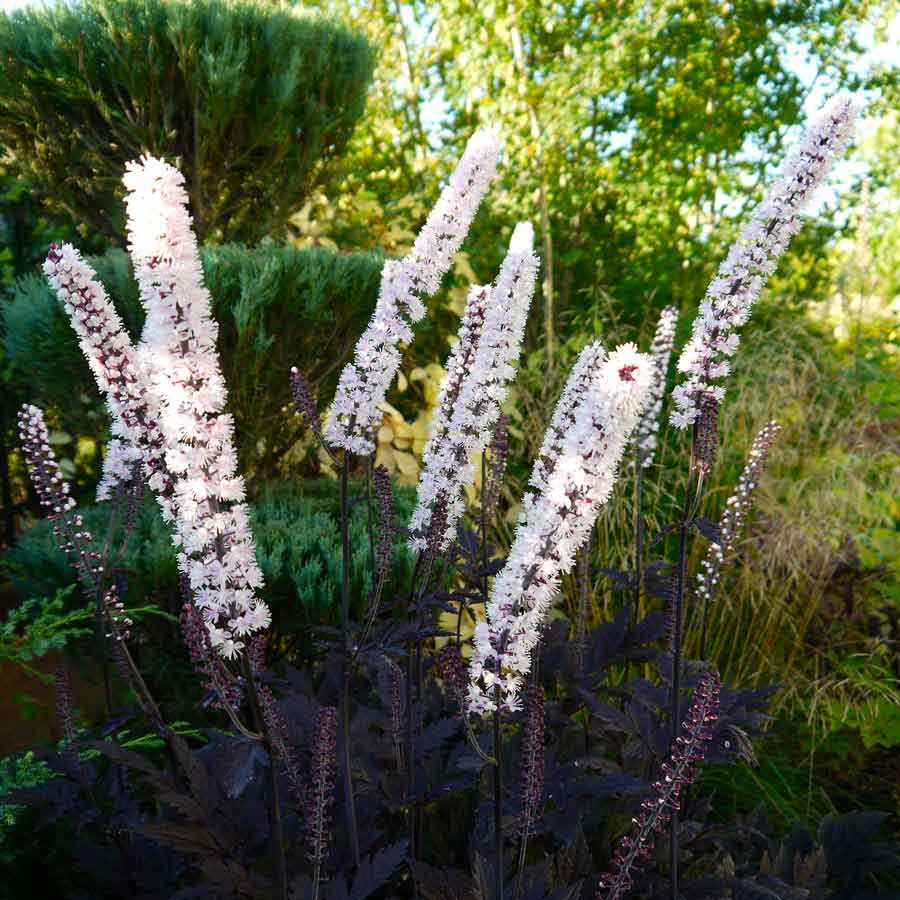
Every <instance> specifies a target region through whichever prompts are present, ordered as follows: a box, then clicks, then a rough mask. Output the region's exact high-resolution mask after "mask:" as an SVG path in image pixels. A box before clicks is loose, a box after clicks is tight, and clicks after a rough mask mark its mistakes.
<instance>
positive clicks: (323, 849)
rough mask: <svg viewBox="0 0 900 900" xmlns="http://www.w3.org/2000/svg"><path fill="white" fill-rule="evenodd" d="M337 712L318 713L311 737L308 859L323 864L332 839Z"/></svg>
mask: <svg viewBox="0 0 900 900" xmlns="http://www.w3.org/2000/svg"><path fill="white" fill-rule="evenodd" d="M337 730H338V713H337V710H336V709H335V708H334V707H333V706H326V707H325V708H324V709H322V710H321V711H320V712H319V715H318V718H317V719H316V725H315V729H314V731H313V736H312V762H311V765H310V783H309V793H308V797H307V801H306V811H307V820H306V840H307V844H308V846H309V859H310V861H311V862H312V863H313V864H315V865H321V864H322V862H323V861H324V859H325V854H326V853H327V851H328V844H329V841H330V839H331V807H332V804H333V803H334V774H335V760H336V758H337Z"/></svg>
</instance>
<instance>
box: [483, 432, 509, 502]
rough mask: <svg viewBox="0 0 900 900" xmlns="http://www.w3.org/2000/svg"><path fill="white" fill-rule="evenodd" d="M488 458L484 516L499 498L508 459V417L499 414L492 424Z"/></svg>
mask: <svg viewBox="0 0 900 900" xmlns="http://www.w3.org/2000/svg"><path fill="white" fill-rule="evenodd" d="M489 450H490V454H491V456H490V460H489V462H488V469H487V484H486V485H485V487H484V501H483V502H484V508H485V517H487V516H489V515H490V512H491V510H492V509H493V508H494V506H495V505H496V503H497V501H498V500H499V499H500V491H501V489H502V487H503V477H504V475H505V474H506V463H507V460H508V459H509V419H508V418H507V417H506V416H505V415H501V416H500V417H499V418H498V419H497V424H496V425H495V426H494V437H493V438H492V439H491V445H490V447H489Z"/></svg>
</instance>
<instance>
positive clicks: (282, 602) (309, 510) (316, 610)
mask: <svg viewBox="0 0 900 900" xmlns="http://www.w3.org/2000/svg"><path fill="white" fill-rule="evenodd" d="M351 494H352V496H351V500H352V501H353V509H352V513H351V519H350V536H351V539H352V544H351V546H352V547H353V548H354V552H353V558H352V560H351V566H350V576H351V580H352V581H353V584H354V586H358V588H359V590H358V591H356V593H355V596H357V597H359V598H360V605H359V606H358V608H356V609H355V610H354V614H355V616H356V618H357V621H361V620H362V619H363V618H364V616H365V614H366V610H367V605H366V603H367V598H368V595H369V591H370V589H371V587H372V584H371V561H370V559H369V542H368V527H367V516H366V508H365V487H364V483H363V481H362V479H356V478H354V479H353V480H352V483H351ZM414 499H415V494H414V491H412V490H411V489H397V490H396V502H397V517H398V519H399V520H400V521H406V520H407V519H408V518H409V516H410V514H411V513H412V507H413V502H414ZM251 508H252V513H253V533H254V536H255V538H256V546H257V555H258V558H259V564H260V567H261V568H262V571H263V575H264V577H265V582H266V583H265V587H264V588H263V590H262V593H261V596H262V597H263V598H264V599H265V600H266V602H267V603H268V604H269V605H270V607H271V608H272V613H273V615H274V620H275V627H276V628H277V629H278V631H279V632H281V633H284V634H288V635H291V634H294V633H296V632H297V631H298V630H302V629H304V627H306V626H308V625H309V624H310V623H314V624H319V623H321V622H329V623H331V622H333V621H334V619H335V617H336V615H337V610H338V609H339V605H340V584H341V535H340V526H339V506H338V493H337V485H336V482H334V481H333V480H331V479H313V480H310V481H305V482H295V483H279V484H271V485H269V486H268V487H267V488H266V490H265V491H263V493H262V495H261V496H260V497H259V499H258V500H257V501H256V502H254V503H252V504H251ZM82 515H83V516H84V523H85V527H86V528H87V529H88V530H89V531H91V532H92V533H94V534H105V533H106V529H107V527H108V522H109V515H110V511H109V508H108V505H106V504H101V505H98V506H90V507H86V508H84V509H83V510H82ZM119 543H121V534H119V535H117V536H116V537H115V539H114V541H113V545H114V546H117V545H118V544H119ZM113 566H114V568H115V569H116V570H117V571H120V570H121V571H126V572H128V600H127V605H128V609H129V615H130V616H131V617H132V618H137V616H136V615H133V613H134V612H138V613H141V612H142V613H144V614H146V613H148V612H149V610H148V609H145V608H144V607H149V606H151V605H152V604H154V603H158V604H161V605H162V606H163V607H167V606H168V607H169V608H170V609H171V610H173V611H176V612H177V609H178V603H177V594H178V572H177V569H176V565H175V553H174V550H173V548H172V541H171V539H170V536H169V529H168V528H167V527H166V525H165V524H164V523H163V521H162V519H161V518H160V515H159V511H158V509H157V508H156V503H155V501H153V500H151V499H149V498H148V499H147V501H146V502H145V505H144V507H143V510H142V512H141V515H140V516H139V517H138V519H137V522H136V523H135V526H134V528H133V529H131V536H130V540H129V541H128V543H127V545H126V549H125V551H124V553H123V554H122V555H121V558H119V559H115V560H113ZM412 566H413V558H412V555H411V553H410V551H409V549H408V548H407V546H406V543H405V541H404V540H403V538H402V536H400V535H397V537H396V539H395V541H394V564H393V569H392V571H391V574H390V578H389V580H388V583H387V585H386V589H385V596H386V597H394V596H398V595H400V594H402V593H403V592H404V591H406V590H408V587H409V579H410V573H411V572H412ZM3 567H4V568H5V569H6V570H7V574H8V576H9V579H10V581H11V582H12V584H13V588H14V590H15V592H16V594H17V596H20V597H29V596H53V595H54V594H55V593H56V592H58V591H63V590H71V589H72V587H73V585H74V575H73V574H72V568H71V566H70V565H69V563H68V561H67V559H66V557H65V554H63V552H62V551H61V550H60V549H59V543H58V540H57V539H56V538H55V537H54V535H53V526H52V523H50V522H48V521H47V520H41V521H40V522H38V523H37V524H36V525H34V527H32V528H30V529H28V530H27V531H26V532H25V533H24V534H22V535H21V537H20V538H19V540H18V542H17V543H16V545H15V547H13V548H12V549H10V550H9V551H8V552H7V554H6V555H5V557H3ZM73 597H74V598H75V601H74V602H75V603H78V602H80V597H79V595H78V594H77V592H76V593H75V594H73ZM170 604H171V605H170ZM54 610H55V608H54ZM60 615H61V613H60ZM146 624H148V625H149V623H146ZM0 628H2V626H0ZM2 638H3V631H2V630H0V652H2V650H3V645H2ZM0 658H2V656H0Z"/></svg>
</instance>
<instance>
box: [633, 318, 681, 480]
mask: <svg viewBox="0 0 900 900" xmlns="http://www.w3.org/2000/svg"><path fill="white" fill-rule="evenodd" d="M677 327H678V310H677V309H676V308H675V307H674V306H667V307H665V308H664V309H663V311H662V312H661V313H660V314H659V321H658V322H657V323H656V332H655V333H654V335H653V343H652V344H651V345H650V356H651V357H652V358H653V362H654V364H655V367H656V377H655V378H654V379H653V384H652V385H651V387H650V399H649V401H648V402H647V408H646V409H645V410H644V414H643V415H642V416H641V419H640V421H639V422H638V424H637V427H636V428H635V430H634V444H635V448H636V450H637V457H638V464H639V465H641V466H643V467H644V468H647V467H648V466H651V465H653V456H654V454H655V453H656V445H657V434H658V433H659V414H660V413H661V412H662V404H663V397H664V396H665V393H666V376H667V375H668V373H669V360H670V359H671V356H672V346H673V344H674V343H675V330H676V328H677Z"/></svg>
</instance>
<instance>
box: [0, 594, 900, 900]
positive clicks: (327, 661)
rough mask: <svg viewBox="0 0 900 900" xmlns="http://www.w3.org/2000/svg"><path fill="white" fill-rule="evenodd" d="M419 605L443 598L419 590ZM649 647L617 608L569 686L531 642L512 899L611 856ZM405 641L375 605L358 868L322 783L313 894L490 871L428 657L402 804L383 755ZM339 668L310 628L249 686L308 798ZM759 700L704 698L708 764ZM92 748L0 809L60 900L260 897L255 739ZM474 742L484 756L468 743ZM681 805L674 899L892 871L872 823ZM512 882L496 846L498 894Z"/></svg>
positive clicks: (662, 659)
mask: <svg viewBox="0 0 900 900" xmlns="http://www.w3.org/2000/svg"><path fill="white" fill-rule="evenodd" d="M433 602H434V603H440V602H443V601H442V599H441V598H440V597H439V596H437V595H435V596H434V597H433ZM429 634H433V630H429ZM662 634H663V623H662V617H661V616H660V615H659V614H652V615H651V616H650V617H649V618H647V619H645V620H643V621H641V622H639V623H637V625H635V626H631V625H630V624H629V611H628V610H627V609H623V610H621V611H620V612H619V613H618V614H617V615H616V616H615V618H614V619H613V620H612V621H609V622H606V623H604V624H603V625H601V626H600V627H599V628H596V629H595V630H593V631H592V632H590V633H589V634H588V636H587V641H586V647H585V654H586V658H585V665H584V669H583V671H584V672H585V673H586V674H585V675H584V676H583V677H581V676H579V675H577V671H576V668H577V667H576V660H575V659H574V654H573V645H572V643H571V642H570V641H569V640H568V627H567V625H566V624H565V623H563V622H558V623H555V624H554V625H553V626H551V627H550V628H549V629H548V631H547V634H546V639H545V642H544V644H543V647H544V649H543V652H542V656H541V663H540V673H541V677H540V681H541V686H542V688H543V691H544V693H545V695H546V703H545V707H544V716H545V722H546V728H545V730H544V739H545V743H544V746H543V748H542V749H543V755H544V767H545V768H544V773H545V774H544V778H543V784H541V782H540V780H539V779H532V780H531V781H530V782H529V784H530V785H531V786H532V787H535V786H538V787H539V788H540V790H541V791H542V796H541V797H540V798H535V797H529V802H530V803H531V804H532V805H533V807H535V808H537V807H539V808H540V810H541V814H540V815H539V816H537V817H536V818H535V821H534V822H533V824H532V826H531V831H532V834H531V838H530V841H529V844H528V854H527V865H526V868H525V871H524V873H523V876H524V877H523V894H522V896H523V897H524V898H528V900H531V898H533V900H542V898H547V900H550V898H553V900H563V898H573V900H574V898H580V897H583V898H587V897H590V896H592V895H593V892H594V890H596V873H597V872H598V871H600V869H601V868H603V867H605V866H607V865H608V863H609V860H610V855H611V849H612V846H613V844H614V843H615V842H616V841H617V839H618V838H619V837H620V836H621V835H622V834H624V833H626V832H627V831H628V829H629V827H630V826H629V822H630V817H631V815H633V814H634V812H635V811H636V810H637V808H638V806H639V805H640V802H641V800H642V799H643V798H644V797H645V796H646V795H647V792H648V789H649V784H650V782H651V781H653V780H654V779H655V778H656V777H657V775H656V773H657V772H658V769H659V765H660V762H661V761H662V759H663V758H664V756H665V755H666V753H667V749H668V739H667V735H668V725H667V723H666V722H665V710H666V708H667V702H668V699H667V698H668V693H667V690H666V688H665V684H666V682H667V679H668V675H669V671H668V670H669V667H670V661H669V657H668V654H667V653H666V652H665V651H662V650H660V649H659V642H660V638H661V636H662ZM407 637H408V629H407V628H406V627H405V626H402V625H399V624H398V623H397V622H395V621H394V620H393V616H392V614H391V613H390V612H386V613H385V614H384V615H382V616H380V617H379V619H378V622H377V625H376V626H375V627H374V628H373V629H372V631H371V634H370V636H369V638H368V639H367V642H366V644H365V646H363V647H362V648H360V652H359V655H358V657H357V660H358V665H357V666H356V668H355V670H354V673H353V676H352V678H353V683H352V697H353V704H352V719H351V731H350V740H351V747H352V759H353V773H354V787H355V791H356V811H357V816H358V822H359V835H360V845H361V853H362V863H361V865H360V867H359V869H355V867H354V865H353V861H352V855H351V852H350V847H349V843H348V840H347V828H346V823H345V822H344V821H343V810H344V808H345V807H344V804H343V802H342V800H341V798H342V792H343V786H342V784H341V779H340V776H339V775H338V777H337V778H336V779H335V780H336V782H337V784H336V785H335V787H336V790H337V796H336V798H335V800H336V802H335V803H334V805H333V815H334V818H335V822H334V827H333V829H332V831H333V833H332V834H331V835H330V836H329V840H328V841H327V843H325V842H324V841H323V842H321V843H320V844H319V845H318V847H319V849H320V850H321V864H322V885H321V892H320V896H321V897H322V898H324V900H338V898H345V900H346V898H349V900H363V898H366V897H405V896H411V890H412V884H411V882H412V881H415V883H416V884H417V885H418V890H419V893H420V895H421V896H422V897H425V898H436V900H441V898H445V897H451V896H452V897H457V898H459V897H472V898H488V897H490V896H491V888H490V887H489V886H490V885H492V883H493V877H492V874H491V863H490V861H489V857H488V855H486V854H485V851H484V847H485V845H486V843H487V841H488V835H489V833H490V828H491V826H490V818H491V813H490V808H491V802H490V796H489V787H490V779H489V777H487V772H486V767H485V764H484V761H483V759H482V758H481V757H480V756H479V754H478V753H477V752H476V751H475V750H474V748H473V746H472V745H471V744H470V742H469V741H468V740H467V738H466V735H465V729H464V728H463V725H462V720H461V718H460V716H459V715H458V698H457V697H456V696H455V695H454V690H453V684H452V682H444V681H442V680H440V679H439V678H438V677H437V675H438V672H439V671H442V670H440V669H438V668H432V667H431V666H430V665H427V664H426V670H427V671H428V673H429V674H428V675H427V677H426V682H425V686H424V691H423V695H422V704H421V707H422V708H421V710H420V715H421V721H422V727H421V733H420V734H419V735H418V737H417V739H416V740H417V746H416V748H415V755H416V758H417V759H418V761H419V765H418V767H417V771H416V773H415V776H416V777H415V778H414V779H413V792H414V796H413V797H409V796H408V795H407V773H406V772H405V771H404V766H403V761H402V759H399V762H400V765H398V754H397V740H396V734H395V731H396V721H395V720H396V713H397V711H396V710H395V708H394V707H395V706H396V705H397V702H398V700H397V697H396V695H395V692H394V691H393V690H392V680H393V679H392V672H393V671H394V670H395V669H397V668H398V666H399V665H400V664H401V663H402V656H403V653H404V648H405V639H406V638H407ZM449 640H450V642H451V643H452V642H453V641H454V640H455V638H454V637H452V636H451V637H450V638H449ZM626 661H627V662H629V663H631V664H632V670H634V664H636V663H640V664H642V665H644V666H645V667H647V669H648V673H649V671H650V670H655V671H656V672H657V674H658V675H659V676H660V677H659V679H658V681H657V683H654V682H651V681H649V680H647V679H646V678H645V677H643V675H636V676H634V677H632V678H631V679H629V681H628V682H626V683H624V684H623V683H622V682H621V678H620V676H621V672H622V671H623V667H624V664H625V662H626ZM702 668H703V667H702V665H701V664H699V663H695V664H690V665H689V666H688V673H687V674H686V676H685V679H684V682H685V687H686V689H692V688H693V687H694V685H695V684H696V682H697V679H698V678H699V676H700V674H701V671H702ZM341 670H342V654H341V652H340V645H339V644H338V643H336V642H334V643H333V642H330V641H329V640H328V637H327V635H326V636H325V642H324V643H323V644H322V649H321V652H320V654H319V655H318V657H317V659H316V660H315V661H314V662H311V663H310V665H309V667H308V669H307V670H306V671H302V672H301V671H300V670H298V669H295V668H291V667H288V668H287V669H285V670H284V672H283V674H282V675H278V676H276V675H273V674H270V673H266V674H264V675H261V676H260V677H262V678H263V679H264V682H265V685H266V686H267V689H269V690H270V691H271V693H272V695H273V697H274V698H275V700H274V702H275V704H276V706H277V712H278V716H279V718H280V719H281V720H282V721H283V723H284V729H285V737H286V740H287V742H288V743H289V745H290V747H291V750H292V753H293V754H294V755H295V757H296V760H297V761H298V763H299V770H300V772H301V778H302V779H303V780H304V783H307V784H310V786H312V781H310V779H314V778H315V777H316V776H315V773H316V771H317V769H316V764H315V762H314V760H312V759H311V757H310V753H311V752H313V751H315V750H316V746H317V739H316V738H315V737H314V735H315V732H316V723H317V720H320V719H321V713H320V710H322V709H326V708H330V707H333V706H335V705H336V703H337V700H338V694H339V691H340V682H341V674H340V673H341ZM659 682H661V683H662V686H660V683H659ZM765 694H766V692H764V691H762V692H761V691H740V690H729V689H725V690H723V692H722V695H721V716H720V718H719V720H718V721H717V723H716V727H715V732H714V735H713V740H712V743H711V748H710V751H709V752H708V754H707V762H708V763H713V764H716V763H719V764H734V763H735V762H736V759H737V758H738V757H740V756H742V747H743V746H744V745H743V743H742V742H740V741H736V740H735V735H736V734H740V735H743V736H747V735H752V734H755V733H758V731H759V727H760V725H761V724H762V722H763V721H764V719H765V703H766V701H765ZM198 699H199V698H198ZM402 712H403V711H402V710H401V713H402ZM527 715H528V713H527V712H526V713H523V714H521V715H520V716H518V717H516V718H512V719H510V721H509V722H508V724H507V725H506V726H505V731H506V736H507V739H508V741H509V745H510V747H511V748H512V749H513V752H509V753H507V754H506V756H505V762H506V765H507V767H508V769H509V771H508V773H507V775H508V778H507V780H506V784H507V785H509V788H508V790H507V792H506V794H505V796H504V800H503V803H504V831H505V832H506V837H507V842H508V844H509V845H510V846H515V845H516V842H517V840H518V835H519V833H520V830H521V829H520V828H519V825H518V823H519V822H520V821H521V815H522V806H521V803H522V793H521V791H520V789H519V780H518V776H519V773H518V766H519V760H520V758H521V753H520V752H519V751H518V747H519V744H520V743H521V741H522V740H525V741H526V742H527V741H529V740H533V737H531V736H530V735H529V732H528V729H527V728H524V725H525V720H526V718H527ZM119 728H121V725H119ZM99 738H100V735H98V736H97V738H96V739H93V740H85V741H82V742H81V743H80V744H78V745H77V746H78V748H79V749H80V750H81V751H82V752H81V756H80V758H79V757H77V756H73V755H72V754H71V753H70V752H66V751H65V750H63V751H62V752H59V753H47V754H45V758H46V760H47V762H48V764H49V765H50V767H51V769H52V770H53V771H54V772H55V773H56V777H55V778H53V779H52V780H50V781H48V782H47V783H46V784H44V785H42V786H39V787H36V788H29V789H23V790H19V791H17V792H15V793H14V795H13V796H12V797H11V798H10V799H12V800H14V801H16V802H18V803H22V804H25V805H27V806H29V807H31V808H32V809H33V811H34V812H33V814H32V815H31V816H30V817H26V818H25V819H22V820H21V822H22V824H21V826H20V828H21V829H25V828H28V829H36V833H37V835H38V838H39V840H48V841H52V843H53V846H54V848H55V851H54V852H55V859H54V871H55V872H56V875H57V877H59V878H60V879H62V881H61V882H60V884H61V885H62V884H64V885H65V886H66V887H65V890H67V891H69V892H70V893H67V894H65V896H73V897H80V896H88V894H85V893H84V891H86V890H87V889H88V888H87V886H88V885H90V886H92V887H91V889H92V890H94V891H95V893H93V894H91V896H96V897H121V896H135V897H141V898H143V897H147V898H149V897H163V896H167V897H168V896H171V897H184V898H187V897H205V896H208V897H219V896H223V897H224V896H227V897H231V896H241V897H260V898H263V897H268V896H271V892H272V882H271V877H272V871H271V866H270V861H269V842H270V834H269V822H268V818H267V813H266V809H267V802H268V797H267V791H268V787H267V785H268V781H267V778H266V777H264V776H265V773H266V771H267V769H268V766H269V758H268V756H267V755H266V753H265V752H264V751H263V749H262V747H261V745H260V744H259V743H258V742H255V741H252V740H248V739H247V738H245V737H243V736H241V735H239V734H236V733H230V732H223V731H220V730H208V731H206V733H205V742H204V743H203V744H202V745H201V746H199V747H195V748H190V747H189V746H188V744H187V743H186V741H185V740H184V739H182V738H180V737H177V736H175V735H170V736H169V737H168V739H167V740H166V743H165V752H164V750H163V749H162V748H158V749H156V750H152V751H150V752H147V751H146V750H145V751H143V752H136V751H135V750H130V749H127V748H126V747H124V746H123V739H122V737H116V736H115V735H110V736H107V737H106V738H105V739H99ZM343 739H344V738H343V736H341V737H340V740H343ZM475 739H476V740H477V741H478V742H479V743H480V744H482V746H483V747H489V742H488V738H487V734H486V732H485V733H480V732H479V733H478V734H477V735H476V736H475ZM319 742H321V741H319ZM158 743H161V742H158ZM320 749H321V748H320ZM87 751H91V752H87ZM332 752H334V748H332ZM276 766H277V767H278V769H279V771H278V778H279V781H280V782H281V787H282V789H283V790H282V796H283V797H292V796H293V795H292V792H291V786H290V783H289V773H288V772H287V771H286V770H285V769H284V767H283V766H281V765H280V764H278V763H277V762H276ZM331 766H333V763H332V764H331ZM332 771H333V769H332ZM329 777H330V776H329ZM326 787H327V786H326ZM416 799H418V800H419V801H420V803H421V805H422V808H423V809H424V822H423V828H422V833H423V840H422V842H421V844H420V851H419V858H418V859H417V860H416V861H415V862H414V863H412V864H411V865H407V864H406V860H407V845H406V839H405V837H404V835H405V815H406V811H407V809H408V807H409V804H410V803H411V802H412V801H414V800H416ZM682 810H683V813H682V820H681V823H680V831H681V840H682V854H683V859H684V866H685V869H684V875H683V892H684V895H685V897H687V898H693V897H697V898H700V897H723V896H732V897H743V898H755V897H786V898H790V897H795V896H796V897H801V896H802V897H810V898H823V900H825V898H828V900H849V898H850V897H854V898H861V897H863V896H866V897H872V898H876V897H877V898H882V900H884V898H887V897H889V896H892V895H891V894H889V893H884V892H882V893H879V892H878V890H877V882H875V881H872V882H871V888H869V887H866V890H867V891H869V893H866V894H863V893H859V891H860V890H861V887H860V886H861V885H862V884H864V883H866V882H867V880H868V877H869V876H870V875H878V874H880V873H884V872H886V871H888V870H890V869H891V868H892V867H893V866H894V865H896V863H897V860H898V857H897V853H896V850H895V848H892V847H889V846H887V845H884V844H881V843H879V841H878V836H877V835H878V831H879V829H880V828H881V826H882V825H883V823H884V819H885V816H884V815H882V814H877V813H859V814H851V815H847V816H843V817H840V818H835V819H830V820H826V821H825V822H823V824H822V826H821V828H820V830H819V835H818V839H817V840H813V838H812V837H811V836H810V835H808V834H807V833H806V832H805V831H803V830H802V829H800V828H799V827H798V828H795V830H794V831H793V832H792V833H791V834H790V835H789V836H788V838H786V839H785V840H784V841H783V842H781V843H779V842H777V841H774V840H772V839H771V838H769V837H768V836H767V831H768V828H767V826H766V823H765V821H764V818H763V816H762V814H761V813H757V814H755V815H754V816H753V817H751V818H750V819H748V820H747V821H739V822H737V823H734V824H732V825H727V826H726V825H722V824H719V823H717V822H715V821H714V819H713V817H712V815H711V812H712V806H711V803H710V800H709V799H708V798H699V797H693V796H689V797H688V798H687V800H686V802H685V803H684V805H683V807H682ZM311 813H312V811H311V809H310V808H309V804H308V803H307V804H306V805H305V806H304V805H302V804H301V803H299V802H297V801H292V802H288V803H286V804H285V808H284V809H283V816H284V843H285V846H286V848H288V862H289V867H290V878H291V882H290V883H291V886H292V892H293V896H295V897H298V898H303V897H307V896H309V895H310V887H311V877H312V868H313V863H312V862H311V861H310V859H309V857H308V853H307V851H306V849H304V848H305V847H308V846H309V844H308V841H306V840H305V835H307V834H308V833H309V816H310V815H311ZM51 834H52V835H53V836H52V838H51ZM19 839H24V834H22V835H20V838H19ZM661 859H662V857H660V860H659V865H658V866H656V867H648V868H647V870H646V872H644V873H642V874H639V875H637V876H636V884H635V894H634V895H635V896H638V897H655V896H662V893H661V892H662V891H663V890H664V888H665V875H664V873H665V863H663V862H662V861H661ZM513 869H514V860H513V855H512V853H510V854H509V855H508V859H507V872H506V878H507V880H508V881H509V884H510V890H511V888H512V877H513V875H514V871H513ZM660 873H663V874H660ZM45 874H46V873H45ZM853 891H856V893H853ZM79 892H81V893H79ZM728 892H730V893H728ZM805 892H809V893H805Z"/></svg>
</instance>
